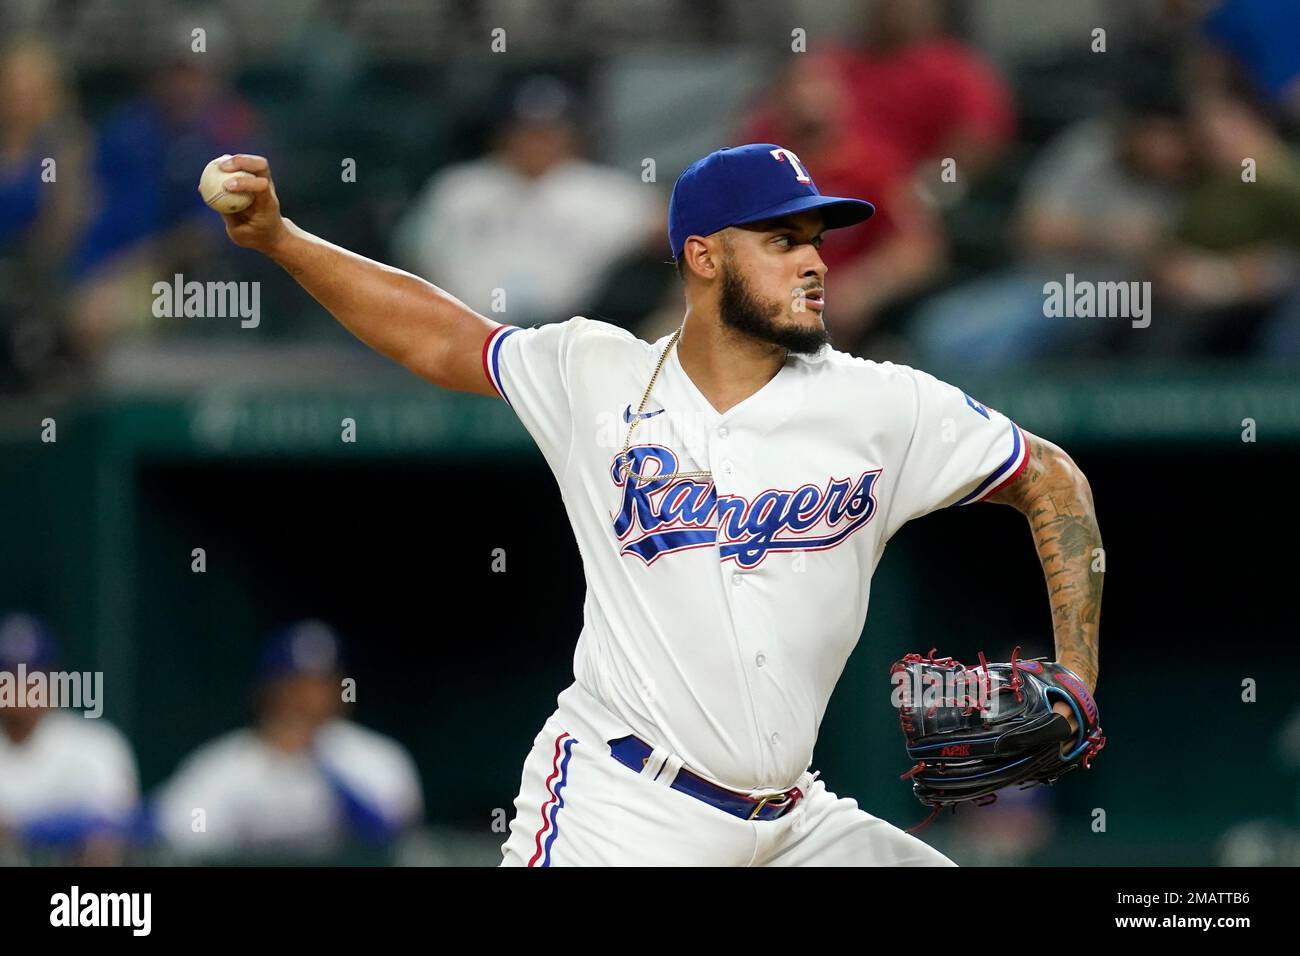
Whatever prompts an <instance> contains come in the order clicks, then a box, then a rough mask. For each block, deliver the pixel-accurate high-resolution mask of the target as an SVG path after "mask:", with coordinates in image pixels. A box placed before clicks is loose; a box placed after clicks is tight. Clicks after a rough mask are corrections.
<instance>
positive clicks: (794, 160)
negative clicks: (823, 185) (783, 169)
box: [772, 146, 812, 183]
mask: <svg viewBox="0 0 1300 956" xmlns="http://www.w3.org/2000/svg"><path fill="white" fill-rule="evenodd" d="M772 158H773V159H775V160H776V161H777V162H778V163H784V162H785V161H786V160H787V159H788V160H790V168H791V169H793V170H794V178H795V179H797V180H798V181H799V182H801V183H810V182H812V177H811V176H809V175H808V171H807V170H806V169H804V168H803V164H802V163H800V162H799V157H798V156H796V155H795V154H794V153H792V152H790V150H788V149H786V148H785V147H784V146H778V147H777V148H776V149H774V150H772Z"/></svg>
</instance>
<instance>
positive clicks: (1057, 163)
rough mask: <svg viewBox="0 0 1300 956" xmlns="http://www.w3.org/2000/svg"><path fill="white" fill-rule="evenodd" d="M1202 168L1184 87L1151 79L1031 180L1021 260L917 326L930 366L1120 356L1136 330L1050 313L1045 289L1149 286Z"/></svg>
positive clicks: (920, 315)
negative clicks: (1147, 270) (1150, 272)
mask: <svg viewBox="0 0 1300 956" xmlns="http://www.w3.org/2000/svg"><path fill="white" fill-rule="evenodd" d="M1191 172H1192V169H1191V145H1190V140H1189V134H1188V130H1187V124H1186V119H1185V116H1184V114H1183V109H1182V105H1181V102H1180V99H1179V97H1178V95H1177V94H1176V92H1175V91H1174V90H1173V89H1172V87H1169V86H1166V85H1155V86H1149V85H1145V84H1144V86H1143V88H1142V89H1141V90H1140V91H1136V90H1135V91H1133V92H1131V94H1130V98H1129V103H1128V105H1127V106H1126V107H1125V108H1124V110H1123V111H1122V112H1121V113H1120V114H1119V115H1117V116H1115V117H1112V118H1098V119H1089V120H1083V121H1081V122H1079V123H1077V124H1075V125H1074V126H1071V127H1069V128H1067V129H1066V130H1065V131H1064V132H1063V133H1061V134H1060V135H1059V136H1058V137H1057V138H1056V139H1055V140H1054V141H1053V142H1051V143H1050V144H1049V145H1048V146H1047V148H1046V149H1044V150H1043V152H1042V153H1041V154H1040V155H1039V156H1038V158H1037V159H1036V160H1035V162H1034V164H1033V166H1032V168H1031V169H1030V171H1029V173H1028V175H1027V176H1026V177H1025V183H1024V189H1023V192H1022V194H1021V197H1020V200H1019V203H1018V208H1017V210H1016V211H1015V213H1014V219H1015V221H1014V225H1013V232H1014V235H1015V239H1016V243H1017V246H1018V249H1017V258H1018V260H1019V261H1018V264H1017V265H1016V266H1015V267H1014V268H1013V269H1011V270H1010V271H1008V272H1005V273H1001V274H997V275H993V276H990V277H988V278H985V279H980V280H976V281H974V282H971V283H967V284H963V285H960V286H958V287H956V288H955V289H952V290H950V291H948V292H946V293H944V294H942V295H939V296H937V297H935V298H933V299H931V300H930V301H929V302H928V303H926V304H925V305H924V306H923V307H922V308H921V309H920V310H919V311H918V312H917V314H916V316H915V319H914V321H913V323H912V326H911V339H912V344H913V346H914V347H915V348H916V349H917V351H918V352H919V353H920V357H919V359H918V360H919V361H922V362H924V363H936V364H939V365H956V364H966V365H971V366H976V365H985V366H996V365H1002V364H1007V363H1013V362H1019V361H1023V360H1026V359H1040V358H1062V357H1067V356H1068V357H1084V356H1086V355H1087V354H1089V353H1093V354H1098V353H1104V352H1106V351H1109V350H1110V348H1112V347H1113V342H1114V337H1115V336H1117V335H1123V334H1125V331H1126V330H1131V328H1132V326H1131V325H1129V324H1123V323H1117V322H1116V321H1115V320H1114V319H1113V318H1048V317H1047V316H1045V315H1044V309H1043V307H1044V292H1043V286H1044V284H1045V283H1047V282H1051V281H1055V282H1064V281H1065V277H1066V275H1067V274H1073V275H1074V276H1075V279H1076V281H1077V280H1087V281H1092V282H1108V281H1125V282H1132V281H1139V280H1142V279H1144V278H1145V275H1144V272H1143V269H1144V263H1145V262H1147V261H1148V260H1149V259H1150V258H1151V257H1152V256H1153V255H1154V254H1155V252H1156V250H1157V249H1158V248H1159V246H1160V245H1161V244H1162V243H1164V242H1165V241H1167V238H1168V236H1169V234H1170V231H1171V230H1172V229H1173V227H1174V224H1175V222H1176V219H1177V215H1178V204H1179V201H1180V196H1181V194H1182V193H1183V192H1185V190H1186V188H1187V185H1188V182H1189V179H1190V176H1191ZM1154 324H1155V323H1154V322H1153V325H1154ZM1150 332H1151V330H1150V329H1141V330H1138V331H1137V332H1136V333H1135V334H1140V335H1148V333H1150Z"/></svg>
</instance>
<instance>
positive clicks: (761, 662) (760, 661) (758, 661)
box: [754, 654, 767, 667]
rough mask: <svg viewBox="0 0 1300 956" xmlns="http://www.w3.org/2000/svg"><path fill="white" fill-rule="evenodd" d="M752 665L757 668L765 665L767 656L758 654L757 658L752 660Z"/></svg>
mask: <svg viewBox="0 0 1300 956" xmlns="http://www.w3.org/2000/svg"><path fill="white" fill-rule="evenodd" d="M754 663H755V664H756V665H758V666H759V667H762V666H763V665H764V664H766V663H767V655H766V654H759V655H758V656H757V657H755V658H754Z"/></svg>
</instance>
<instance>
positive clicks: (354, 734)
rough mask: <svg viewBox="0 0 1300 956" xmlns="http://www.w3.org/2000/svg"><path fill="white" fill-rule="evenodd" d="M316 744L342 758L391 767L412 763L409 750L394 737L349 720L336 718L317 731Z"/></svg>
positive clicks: (398, 767) (410, 765) (399, 768)
mask: <svg viewBox="0 0 1300 956" xmlns="http://www.w3.org/2000/svg"><path fill="white" fill-rule="evenodd" d="M317 744H318V745H319V746H320V747H322V748H323V749H324V750H325V751H327V752H328V753H330V755H331V756H333V757H336V758H339V759H340V760H343V761H355V762H356V763H357V764H358V765H361V764H362V762H363V761H364V765H365V766H369V767H372V768H377V767H379V766H383V767H385V768H386V769H390V770H405V769H407V768H408V767H413V766H414V759H413V758H412V757H411V754H410V751H408V750H407V749H406V747H405V746H404V745H403V744H402V743H400V742H399V741H397V740H394V739H393V738H392V737H389V736H387V735H386V734H382V733H380V732H379V731H377V730H371V729H370V728H369V727H365V726H362V725H361V724H358V723H356V722H354V721H351V720H344V719H343V718H336V719H334V720H331V721H329V722H328V723H326V724H325V725H324V726H322V727H321V729H320V730H319V731H318V735H317Z"/></svg>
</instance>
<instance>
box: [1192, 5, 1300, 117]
mask: <svg viewBox="0 0 1300 956" xmlns="http://www.w3.org/2000/svg"><path fill="white" fill-rule="evenodd" d="M1173 6H1174V7H1175V9H1177V10H1180V11H1181V12H1183V13H1184V15H1189V14H1190V15H1191V16H1199V17H1200V19H1201V24H1200V27H1201V34H1202V37H1203V39H1204V41H1205V48H1204V49H1202V50H1201V51H1200V53H1199V55H1198V56H1197V57H1196V58H1195V61H1194V67H1195V76H1194V80H1195V81H1196V83H1197V86H1198V93H1211V92H1215V91H1218V92H1223V91H1224V90H1225V89H1226V88H1227V87H1229V86H1230V85H1231V83H1232V77H1233V74H1234V73H1240V74H1244V76H1245V77H1246V78H1247V79H1248V80H1249V81H1250V83H1251V85H1252V86H1253V88H1254V92H1255V93H1256V94H1257V95H1259V96H1261V97H1263V98H1264V99H1265V100H1266V101H1267V102H1268V103H1269V104H1270V107H1271V108H1272V109H1274V110H1276V111H1278V112H1279V113H1280V114H1282V115H1284V116H1286V117H1287V118H1288V120H1289V122H1290V123H1291V124H1292V125H1294V126H1300V4H1298V3H1296V2H1295V0H1175V2H1174V3H1173Z"/></svg>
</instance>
